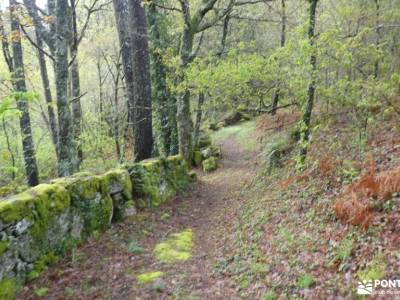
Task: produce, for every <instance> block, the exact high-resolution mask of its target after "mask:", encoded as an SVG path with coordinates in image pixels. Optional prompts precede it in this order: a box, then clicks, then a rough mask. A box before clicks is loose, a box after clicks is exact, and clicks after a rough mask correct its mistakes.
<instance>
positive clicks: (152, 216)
mask: <svg viewBox="0 0 400 300" xmlns="http://www.w3.org/2000/svg"><path fill="white" fill-rule="evenodd" d="M285 130H286V129H285ZM387 132H389V131H387ZM282 134H283V132H282V131H281V130H275V131H272V132H271V131H268V136H267V142H268V143H272V142H276V141H279V140H280V139H281V137H282ZM260 141H261V139H260V135H259V133H257V130H256V122H255V121H251V122H246V123H242V124H240V125H236V126H233V127H227V128H224V129H222V130H221V131H218V132H217V133H216V134H215V136H214V142H215V143H217V144H220V145H221V147H222V152H223V157H222V159H221V161H220V163H219V164H220V168H219V169H218V170H217V171H215V172H213V173H209V174H204V173H203V172H201V171H200V170H198V171H197V173H198V180H197V182H196V183H194V184H193V186H192V187H191V188H190V190H188V191H186V192H185V193H181V194H180V195H178V196H176V197H175V198H173V199H171V201H169V202H168V203H166V204H165V205H163V206H162V207H161V208H158V209H147V210H143V211H140V212H139V213H138V214H137V215H135V216H133V217H130V218H128V219H127V220H125V221H124V222H123V223H119V224H114V225H113V227H112V228H111V229H109V230H108V231H107V232H106V233H105V234H103V235H101V236H100V237H98V238H97V239H93V240H91V241H89V242H87V243H86V244H85V245H83V246H82V247H80V248H79V249H77V250H75V251H74V252H73V253H72V254H70V255H69V256H67V257H65V258H64V259H62V260H61V261H60V262H58V263H56V264H55V265H53V266H51V267H49V269H48V271H47V272H46V273H45V274H43V276H41V277H40V278H39V279H37V280H35V281H33V282H31V283H29V284H28V285H27V286H26V287H25V288H24V291H23V292H22V293H21V294H20V296H19V299H36V298H38V296H40V298H41V299H124V300H125V299H262V300H272V299H278V298H279V299H350V298H357V296H356V294H355V290H356V287H357V280H358V277H360V276H361V273H362V272H364V273H368V272H369V273H371V272H372V273H374V274H375V273H377V274H375V275H379V276H381V277H382V276H388V278H395V277H396V276H397V277H398V275H400V274H399V272H400V265H399V258H400V251H399V244H400V243H399V242H400V239H398V237H399V234H398V233H399V232H400V225H399V222H398V220H399V218H398V216H399V215H400V213H399V206H398V205H397V204H398V198H396V199H395V200H393V201H394V202H393V201H392V202H389V204H387V205H388V206H390V210H391V211H390V218H386V219H385V221H384V222H383V221H382V222H383V223H382V222H378V223H377V224H375V225H376V226H374V227H373V228H372V229H369V230H368V231H365V230H361V229H359V228H356V227H349V226H346V225H343V224H341V223H340V222H339V221H338V220H337V219H336V218H335V216H334V213H333V210H332V201H333V200H332V199H334V198H335V197H336V196H337V194H338V191H339V190H340V189H341V185H340V186H338V187H335V188H332V184H330V183H329V184H328V183H327V180H326V178H322V179H318V178H312V180H309V182H305V183H304V182H299V184H296V183H295V184H293V186H290V187H289V185H285V186H284V187H282V186H283V185H282V182H283V180H284V179H286V176H288V174H286V173H285V172H284V171H279V172H278V173H276V174H274V173H272V174H270V173H268V172H265V164H264V160H265V155H264V153H263V151H262V150H263V149H264V148H261V147H260V146H259V144H260V143H259V142H260ZM264 141H265V139H264ZM311 155H312V153H311ZM393 155H394V156H397V155H398V153H397V152H396V153H394V154H393ZM277 174H279V175H277ZM396 201H397V202H396ZM388 209H389V208H388ZM171 237H172V238H171ZM180 237H183V238H182V239H181V241H180V242H181V244H183V245H180V246H181V249H175V250H177V251H178V252H177V253H175V252H173V251H174V250H172V252H173V253H172V254H173V255H172V259H171V257H169V258H168V257H167V259H165V257H164V260H163V259H162V258H161V259H160V257H157V251H155V249H157V247H159V246H160V243H163V242H165V243H164V244H162V245H164V246H165V245H167V246H168V245H169V244H168V243H169V241H171V240H174V239H175V242H177V243H178V244H179V241H177V240H179V239H180ZM396 237H397V238H396ZM192 240H193V243H192ZM171 247H172V246H171ZM178 248H179V245H178ZM180 250H182V252H179V251H180ZM169 254H171V252H170V253H169ZM174 255H175V256H174ZM177 257H178V258H177ZM369 273H368V274H369ZM141 275H142V276H141ZM152 277H154V278H152ZM140 278H141V279H142V280H139V279H140ZM147 280H148V282H143V281H147Z"/></svg>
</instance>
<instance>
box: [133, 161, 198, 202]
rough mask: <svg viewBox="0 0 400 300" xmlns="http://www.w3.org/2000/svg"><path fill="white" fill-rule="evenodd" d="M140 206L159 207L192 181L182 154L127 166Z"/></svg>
mask: <svg viewBox="0 0 400 300" xmlns="http://www.w3.org/2000/svg"><path fill="white" fill-rule="evenodd" d="M127 168H128V169H129V173H130V175H131V179H132V182H133V191H134V198H135V201H136V203H137V205H138V206H139V207H157V206H159V205H161V204H162V203H164V202H165V201H167V200H168V199H170V198H171V197H172V196H174V195H175V194H176V192H177V191H179V190H182V189H184V188H186V187H187V186H188V185H189V183H190V181H191V180H190V177H189V176H188V165H187V163H186V162H185V160H184V159H183V158H182V156H180V155H176V156H170V157H168V158H166V159H163V158H159V159H151V160H145V161H143V162H140V163H137V164H134V165H132V166H128V167H127Z"/></svg>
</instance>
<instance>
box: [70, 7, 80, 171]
mask: <svg viewBox="0 0 400 300" xmlns="http://www.w3.org/2000/svg"><path fill="white" fill-rule="evenodd" d="M70 3H71V5H70V7H71V23H70V26H71V28H70V34H71V40H70V53H71V59H72V60H73V61H72V64H71V70H70V72H71V87H72V93H71V97H72V103H71V107H72V119H73V129H74V140H75V145H76V150H77V155H78V159H77V160H76V166H75V167H74V168H75V169H76V170H79V167H80V164H81V163H82V160H83V151H82V143H81V141H80V137H81V133H82V105H81V83H80V78H79V64H78V30H77V20H76V5H75V0H70Z"/></svg>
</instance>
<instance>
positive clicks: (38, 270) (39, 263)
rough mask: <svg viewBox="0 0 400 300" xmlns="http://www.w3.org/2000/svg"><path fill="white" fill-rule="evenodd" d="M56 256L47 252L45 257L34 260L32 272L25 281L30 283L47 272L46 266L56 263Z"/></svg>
mask: <svg viewBox="0 0 400 300" xmlns="http://www.w3.org/2000/svg"><path fill="white" fill-rule="evenodd" d="M58 259H59V258H58V256H57V255H55V254H54V252H52V251H51V252H49V253H47V254H45V255H42V256H41V257H40V258H39V259H38V260H36V262H35V264H34V266H33V270H32V271H30V272H29V273H28V275H27V278H26V279H27V280H28V281H31V280H34V279H36V278H38V277H39V276H40V275H41V274H42V273H43V272H44V271H46V270H47V266H49V265H50V264H53V263H55V262H57V260H58Z"/></svg>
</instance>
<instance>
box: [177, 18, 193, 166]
mask: <svg viewBox="0 0 400 300" xmlns="http://www.w3.org/2000/svg"><path fill="white" fill-rule="evenodd" d="M193 40H194V33H193V32H192V29H191V28H189V27H188V26H186V27H185V29H184V31H183V36H182V42H181V50H180V55H181V61H182V64H181V71H180V72H181V74H180V76H181V80H182V81H183V80H184V76H185V75H184V72H185V68H186V67H187V65H188V64H189V63H190V61H191V60H192V57H191V54H192V51H193ZM177 104H178V105H177V124H178V135H179V153H180V154H181V155H182V156H183V157H184V158H185V159H186V160H187V161H188V162H190V161H191V155H192V153H191V152H192V147H193V145H192V129H193V123H192V117H191V112H190V91H189V90H188V89H185V90H184V91H183V92H182V93H181V95H179V98H178V103H177Z"/></svg>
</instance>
